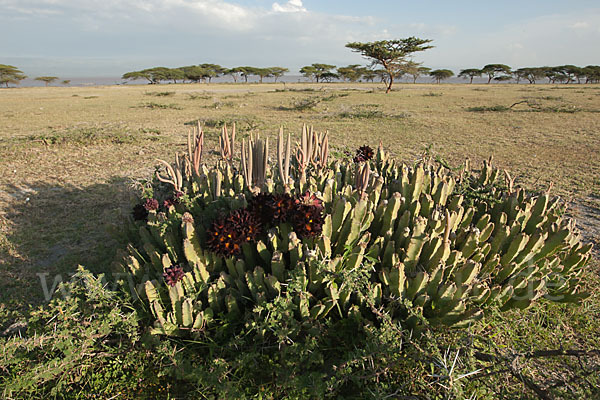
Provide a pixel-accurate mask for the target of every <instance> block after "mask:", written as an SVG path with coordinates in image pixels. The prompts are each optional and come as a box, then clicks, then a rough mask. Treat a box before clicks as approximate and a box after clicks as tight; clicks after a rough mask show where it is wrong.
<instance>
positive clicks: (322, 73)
mask: <svg viewBox="0 0 600 400" xmlns="http://www.w3.org/2000/svg"><path fill="white" fill-rule="evenodd" d="M334 68H335V65H330V64H319V63H315V64H311V65H307V66H304V67H302V68H300V73H301V74H302V75H304V76H305V77H307V78H309V79H310V80H311V81H315V80H316V81H317V83H319V81H323V80H331V79H332V78H333V77H337V74H335V73H334V72H332V71H331V70H332V69H334Z"/></svg>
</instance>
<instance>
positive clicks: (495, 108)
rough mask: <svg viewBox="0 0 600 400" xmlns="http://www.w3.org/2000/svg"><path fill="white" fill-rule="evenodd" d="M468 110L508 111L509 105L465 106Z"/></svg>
mask: <svg viewBox="0 0 600 400" xmlns="http://www.w3.org/2000/svg"><path fill="white" fill-rule="evenodd" d="M467 111H469V112H504V111H510V107H506V106H502V105H496V106H477V107H469V108H467Z"/></svg>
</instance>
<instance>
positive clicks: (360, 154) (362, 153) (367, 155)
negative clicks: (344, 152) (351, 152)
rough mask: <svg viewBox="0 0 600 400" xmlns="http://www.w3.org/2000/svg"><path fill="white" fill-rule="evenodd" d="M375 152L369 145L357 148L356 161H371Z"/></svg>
mask: <svg viewBox="0 0 600 400" xmlns="http://www.w3.org/2000/svg"><path fill="white" fill-rule="evenodd" d="M374 155H375V152H374V151H373V149H372V148H370V147H369V146H361V147H359V148H358V149H356V155H355V156H354V162H355V163H359V162H363V161H369V160H370V159H372V158H373V156H374Z"/></svg>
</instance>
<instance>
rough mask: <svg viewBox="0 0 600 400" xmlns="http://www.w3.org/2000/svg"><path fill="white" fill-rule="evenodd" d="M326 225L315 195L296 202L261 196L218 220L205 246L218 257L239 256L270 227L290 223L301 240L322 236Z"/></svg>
mask: <svg viewBox="0 0 600 400" xmlns="http://www.w3.org/2000/svg"><path fill="white" fill-rule="evenodd" d="M323 221H324V218H323V205H322V202H321V200H319V199H318V198H317V197H316V196H315V195H314V194H310V193H308V192H306V193H305V194H304V195H302V196H298V197H296V198H294V197H292V196H290V195H289V194H287V193H283V194H271V193H261V194H258V195H256V196H255V197H253V198H252V199H250V201H249V202H248V207H247V208H243V209H239V210H235V211H232V212H231V213H229V215H227V216H226V217H224V218H219V219H217V220H215V221H214V222H213V223H212V225H211V226H210V228H209V229H208V230H207V232H206V244H207V246H208V248H209V249H210V250H211V251H213V252H215V253H217V254H221V255H224V256H231V255H238V254H240V253H241V250H242V245H243V244H244V243H251V242H254V241H256V239H257V237H258V236H259V235H260V234H261V233H262V232H263V231H264V229H267V228H268V227H270V226H275V225H277V224H279V223H282V222H290V223H291V224H292V226H293V228H294V231H295V232H296V234H297V235H298V236H299V237H310V236H317V235H319V234H321V232H322V228H323Z"/></svg>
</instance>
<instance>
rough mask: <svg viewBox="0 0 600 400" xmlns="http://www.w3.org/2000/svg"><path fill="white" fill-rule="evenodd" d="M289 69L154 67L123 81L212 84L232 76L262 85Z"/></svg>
mask: <svg viewBox="0 0 600 400" xmlns="http://www.w3.org/2000/svg"><path fill="white" fill-rule="evenodd" d="M288 71H289V69H287V68H284V67H268V68H258V67H249V66H246V67H235V68H225V67H222V66H220V65H218V64H200V65H189V66H186V67H178V68H166V67H154V68H148V69H143V70H141V71H132V72H127V73H125V74H123V77H122V78H123V79H127V80H137V79H146V80H147V81H148V83H151V84H158V83H161V82H173V83H177V81H180V82H183V83H185V82H207V83H210V82H211V81H212V79H213V78H218V77H220V76H231V77H232V79H233V81H234V82H236V83H237V82H238V81H241V80H242V79H243V80H244V82H248V78H249V77H251V76H256V77H258V79H259V81H260V82H261V83H262V82H263V79H264V78H274V79H275V82H277V79H278V78H280V77H281V76H283V75H284V74H285V73H286V72H288Z"/></svg>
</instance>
